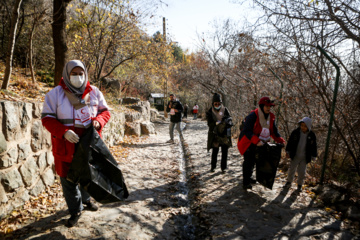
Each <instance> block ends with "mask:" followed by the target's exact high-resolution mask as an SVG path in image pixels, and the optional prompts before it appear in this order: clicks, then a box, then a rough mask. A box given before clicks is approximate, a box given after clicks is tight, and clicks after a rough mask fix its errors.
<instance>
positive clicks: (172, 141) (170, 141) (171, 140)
mask: <svg viewBox="0 0 360 240" xmlns="http://www.w3.org/2000/svg"><path fill="white" fill-rule="evenodd" d="M167 143H175V141H174V140H173V139H170V140H168V141H167Z"/></svg>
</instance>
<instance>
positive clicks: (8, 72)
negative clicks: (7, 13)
mask: <svg viewBox="0 0 360 240" xmlns="http://www.w3.org/2000/svg"><path fill="white" fill-rule="evenodd" d="M21 3H22V0H16V2H15V4H14V6H13V13H12V20H11V30H10V37H9V38H10V41H9V44H8V50H7V56H6V69H5V75H4V79H3V83H2V86H1V89H7V87H8V85H9V81H10V76H11V71H12V60H13V54H14V47H15V37H16V30H17V24H18V20H19V11H20V6H21Z"/></svg>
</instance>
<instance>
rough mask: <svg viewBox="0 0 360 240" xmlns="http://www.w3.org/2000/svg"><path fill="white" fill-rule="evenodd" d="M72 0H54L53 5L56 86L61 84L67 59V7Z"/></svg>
mask: <svg viewBox="0 0 360 240" xmlns="http://www.w3.org/2000/svg"><path fill="white" fill-rule="evenodd" d="M70 2H71V0H54V5H53V23H52V30H53V42H54V53H55V77H54V84H55V86H56V85H58V84H59V82H60V79H61V77H62V71H63V68H64V66H65V63H66V61H67V52H68V47H67V43H66V32H65V30H66V8H67V6H68V4H69V3H70Z"/></svg>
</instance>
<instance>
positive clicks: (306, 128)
mask: <svg viewBox="0 0 360 240" xmlns="http://www.w3.org/2000/svg"><path fill="white" fill-rule="evenodd" d="M286 157H287V158H291V163H290V168H289V172H288V178H287V182H286V184H285V187H290V186H291V182H292V181H293V179H294V175H295V171H296V169H297V174H298V178H297V184H298V187H297V190H298V191H301V189H302V184H303V182H304V178H305V172H306V165H307V164H308V163H309V162H311V160H312V159H314V158H316V157H317V143H316V135H315V133H314V132H313V131H311V119H310V118H308V117H304V118H303V119H302V120H300V121H299V127H298V128H297V129H295V130H294V131H292V133H291V135H290V137H289V141H288V144H287V146H286Z"/></svg>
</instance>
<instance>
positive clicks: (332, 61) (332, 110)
mask: <svg viewBox="0 0 360 240" xmlns="http://www.w3.org/2000/svg"><path fill="white" fill-rule="evenodd" d="M316 48H317V49H319V50H320V52H321V53H322V54H323V55H324V56H325V57H326V58H327V59H328V60H329V61H330V63H331V64H332V65H334V67H335V69H336V80H335V88H334V95H333V101H332V106H331V113H330V121H329V130H328V135H327V138H326V145H325V156H324V163H323V166H322V170H321V177H320V184H321V185H322V184H323V181H324V175H325V168H326V161H327V158H328V154H329V145H330V137H331V130H332V124H333V120H334V112H335V105H336V97H337V92H338V88H339V78H340V69H339V66H338V65H337V64H336V63H335V62H334V60H333V59H332V58H331V57H330V56H329V55H328V54H327V53H326V52H325V50H324V49H322V48H321V47H320V46H319V45H317V46H316Z"/></svg>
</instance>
